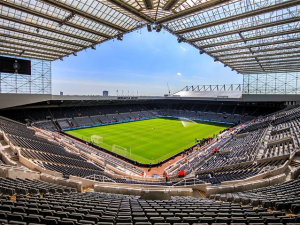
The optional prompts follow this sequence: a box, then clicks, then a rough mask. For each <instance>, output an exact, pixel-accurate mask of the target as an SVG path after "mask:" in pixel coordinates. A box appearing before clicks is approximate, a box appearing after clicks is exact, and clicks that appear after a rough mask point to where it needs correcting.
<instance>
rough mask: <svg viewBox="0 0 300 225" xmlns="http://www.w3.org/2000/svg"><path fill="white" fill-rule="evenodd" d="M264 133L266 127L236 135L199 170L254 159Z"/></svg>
mask: <svg viewBox="0 0 300 225" xmlns="http://www.w3.org/2000/svg"><path fill="white" fill-rule="evenodd" d="M263 135H264V129H260V130H256V131H253V132H250V133H248V134H247V135H241V136H235V137H234V138H233V139H232V140H230V141H228V142H227V143H226V144H225V145H223V146H222V147H221V148H219V149H218V151H219V152H220V153H219V154H216V155H214V156H212V157H211V158H210V159H209V160H208V161H207V162H206V163H204V164H203V165H202V166H201V167H200V168H199V169H198V170H207V169H212V168H217V167H222V166H227V165H233V164H238V163H242V162H248V161H253V160H254V159H255V156H256V153H257V150H258V147H259V145H260V143H261V140H262V138H263Z"/></svg>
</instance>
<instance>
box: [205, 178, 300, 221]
mask: <svg viewBox="0 0 300 225" xmlns="http://www.w3.org/2000/svg"><path fill="white" fill-rule="evenodd" d="M299 185H300V180H290V181H288V182H285V183H282V184H277V185H274V186H270V187H264V188H258V189H254V190H251V191H245V192H237V193H234V194H231V193H228V194H224V195H221V198H223V199H224V200H226V201H231V202H236V203H241V204H249V203H250V204H251V205H253V206H255V207H256V206H258V205H260V206H262V207H264V208H271V209H273V210H286V211H289V212H291V213H295V214H297V213H300V197H299V195H300V186H299ZM210 198H211V199H214V198H216V195H212V196H211V197H210ZM287 221H288V220H287ZM278 222H280V221H278ZM291 222H293V221H291Z"/></svg>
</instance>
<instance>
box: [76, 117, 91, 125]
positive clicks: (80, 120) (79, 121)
mask: <svg viewBox="0 0 300 225" xmlns="http://www.w3.org/2000/svg"><path fill="white" fill-rule="evenodd" d="M73 120H74V121H75V122H76V124H77V125H78V126H90V125H94V122H93V121H92V120H91V119H90V117H88V116H86V117H74V119H73Z"/></svg>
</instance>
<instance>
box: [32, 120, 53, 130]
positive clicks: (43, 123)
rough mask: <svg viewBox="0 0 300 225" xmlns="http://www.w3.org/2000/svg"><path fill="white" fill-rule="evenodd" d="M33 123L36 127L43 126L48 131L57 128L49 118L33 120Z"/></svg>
mask: <svg viewBox="0 0 300 225" xmlns="http://www.w3.org/2000/svg"><path fill="white" fill-rule="evenodd" d="M33 125H34V126H35V127H37V128H43V129H45V130H50V131H56V130H57V128H56V127H55V125H54V124H53V122H52V121H51V120H50V121H49V120H48V121H40V122H35V123H34V124H33Z"/></svg>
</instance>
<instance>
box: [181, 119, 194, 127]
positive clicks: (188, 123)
mask: <svg viewBox="0 0 300 225" xmlns="http://www.w3.org/2000/svg"><path fill="white" fill-rule="evenodd" d="M178 119H179V120H180V121H181V123H182V126H184V127H188V126H191V125H194V124H197V122H195V121H193V120H190V119H187V118H183V117H179V118H178Z"/></svg>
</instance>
